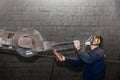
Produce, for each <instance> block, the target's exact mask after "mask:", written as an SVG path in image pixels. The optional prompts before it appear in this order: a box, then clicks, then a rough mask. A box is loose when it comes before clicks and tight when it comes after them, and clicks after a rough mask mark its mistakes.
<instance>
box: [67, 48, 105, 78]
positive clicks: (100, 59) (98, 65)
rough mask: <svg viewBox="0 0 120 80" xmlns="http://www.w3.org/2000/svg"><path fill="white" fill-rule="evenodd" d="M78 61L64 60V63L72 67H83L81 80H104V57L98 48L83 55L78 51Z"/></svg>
mask: <svg viewBox="0 0 120 80" xmlns="http://www.w3.org/2000/svg"><path fill="white" fill-rule="evenodd" d="M76 55H77V57H78V59H77V60H74V59H66V62H67V63H69V64H71V65H72V66H75V67H79V66H82V65H83V66H84V71H83V80H104V73H105V65H106V62H105V56H104V51H103V50H102V49H100V48H99V47H97V48H95V49H93V50H91V51H90V53H85V52H84V51H82V50H80V51H79V52H77V53H76Z"/></svg>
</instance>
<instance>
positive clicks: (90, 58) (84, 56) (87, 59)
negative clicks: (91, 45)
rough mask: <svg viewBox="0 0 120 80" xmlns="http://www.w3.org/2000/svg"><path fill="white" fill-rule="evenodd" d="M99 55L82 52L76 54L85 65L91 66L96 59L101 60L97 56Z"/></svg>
mask: <svg viewBox="0 0 120 80" xmlns="http://www.w3.org/2000/svg"><path fill="white" fill-rule="evenodd" d="M99 54H100V53H98V52H91V53H89V54H88V53H86V52H84V51H82V50H81V51H79V52H78V53H77V56H78V58H80V59H81V60H82V61H83V62H84V63H87V64H91V63H94V62H96V61H97V60H98V59H100V58H101V56H100V55H99Z"/></svg>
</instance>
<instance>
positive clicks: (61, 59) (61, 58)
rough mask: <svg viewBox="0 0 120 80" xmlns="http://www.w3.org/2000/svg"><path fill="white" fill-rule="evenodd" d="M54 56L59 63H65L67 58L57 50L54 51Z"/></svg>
mask: <svg viewBox="0 0 120 80" xmlns="http://www.w3.org/2000/svg"><path fill="white" fill-rule="evenodd" d="M53 54H54V55H55V56H56V59H57V61H59V62H63V61H65V56H63V55H61V54H60V53H58V52H57V50H56V49H54V50H53Z"/></svg>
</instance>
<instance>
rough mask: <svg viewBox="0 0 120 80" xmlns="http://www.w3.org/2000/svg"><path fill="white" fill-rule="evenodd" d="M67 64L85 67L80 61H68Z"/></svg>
mask: <svg viewBox="0 0 120 80" xmlns="http://www.w3.org/2000/svg"><path fill="white" fill-rule="evenodd" d="M66 62H67V63H68V64H70V65H71V66H73V67H80V66H82V65H83V63H82V61H81V60H80V59H66Z"/></svg>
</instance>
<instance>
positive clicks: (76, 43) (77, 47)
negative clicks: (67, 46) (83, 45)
mask: <svg viewBox="0 0 120 80" xmlns="http://www.w3.org/2000/svg"><path fill="white" fill-rule="evenodd" d="M73 43H74V46H75V48H76V49H77V51H78V50H80V41H79V40H74V41H73Z"/></svg>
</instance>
